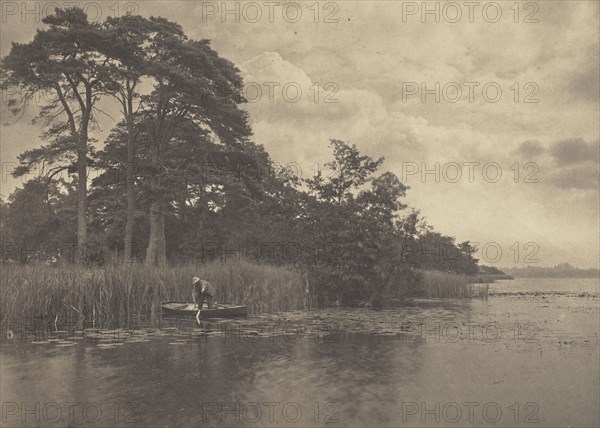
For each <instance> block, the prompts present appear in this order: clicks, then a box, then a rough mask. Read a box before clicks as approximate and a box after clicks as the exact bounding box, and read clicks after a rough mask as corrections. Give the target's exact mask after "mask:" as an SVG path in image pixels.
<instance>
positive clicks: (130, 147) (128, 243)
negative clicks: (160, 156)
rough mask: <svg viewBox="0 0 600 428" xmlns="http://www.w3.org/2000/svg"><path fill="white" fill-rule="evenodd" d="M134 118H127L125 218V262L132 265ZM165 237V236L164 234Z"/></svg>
mask: <svg viewBox="0 0 600 428" xmlns="http://www.w3.org/2000/svg"><path fill="white" fill-rule="evenodd" d="M133 132H134V129H133V118H132V117H131V115H130V116H129V117H128V118H127V133H128V136H127V213H126V218H125V240H124V241H125V242H124V252H125V254H124V261H125V263H131V252H132V244H133V223H134V221H135V219H134V214H135V196H134V186H133V184H134V173H135V171H134V161H135V141H134V138H135V136H134V135H133ZM163 235H164V234H163Z"/></svg>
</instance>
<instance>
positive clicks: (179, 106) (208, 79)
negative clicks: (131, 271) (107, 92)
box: [142, 18, 250, 265]
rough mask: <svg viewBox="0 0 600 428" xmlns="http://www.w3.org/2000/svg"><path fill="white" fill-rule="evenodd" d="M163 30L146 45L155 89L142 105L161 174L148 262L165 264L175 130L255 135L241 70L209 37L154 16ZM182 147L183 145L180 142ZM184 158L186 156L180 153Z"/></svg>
mask: <svg viewBox="0 0 600 428" xmlns="http://www.w3.org/2000/svg"><path fill="white" fill-rule="evenodd" d="M151 20H152V21H153V23H154V24H156V25H157V26H160V30H159V31H157V32H156V33H155V34H154V37H153V38H152V40H151V43H149V44H148V45H147V46H145V49H146V52H147V58H148V59H149V61H150V64H151V65H150V67H149V68H148V70H147V75H148V76H150V77H151V78H152V80H153V82H154V89H153V91H152V93H151V94H149V95H147V96H144V97H143V102H144V109H143V110H142V112H143V115H144V116H145V121H146V124H147V127H146V129H147V130H148V132H149V137H150V141H151V142H152V154H151V156H150V161H151V164H152V166H153V168H154V171H155V172H156V174H155V175H154V176H153V178H152V180H151V181H150V190H151V201H150V207H149V221H150V238H149V242H148V248H147V250H146V262H147V263H148V264H158V265H164V264H165V263H166V246H165V222H164V211H165V208H166V205H167V204H168V203H169V196H168V195H169V190H170V189H169V181H170V179H171V177H169V175H170V174H178V171H177V170H176V169H174V170H168V168H167V167H166V165H165V161H166V159H165V155H166V154H167V153H170V154H171V155H174V154H173V150H175V151H176V150H177V148H178V147H180V146H178V145H177V141H178V139H177V138H176V134H177V133H178V132H179V131H180V130H190V129H194V130H195V132H197V133H198V135H200V136H205V137H206V138H207V139H209V140H210V141H211V142H213V143H214V144H221V145H225V146H235V145H238V146H239V145H243V144H244V143H246V142H247V139H248V137H249V136H250V128H249V127H248V124H247V114H246V113H245V112H244V111H242V110H241V109H240V108H239V104H240V103H241V102H244V98H243V95H242V79H241V77H240V75H239V70H238V69H237V68H236V67H235V66H234V65H233V64H232V63H231V62H230V61H228V60H226V59H223V58H220V57H219V56H218V54H217V53H216V52H215V51H214V50H212V49H211V48H210V44H209V42H208V41H207V40H200V41H195V40H188V39H187V38H186V37H185V35H184V34H183V31H182V30H181V27H179V26H178V25H177V24H174V23H171V22H169V21H167V20H165V19H162V18H151ZM181 147H183V146H181ZM174 156H175V157H178V158H181V157H185V156H176V155H174Z"/></svg>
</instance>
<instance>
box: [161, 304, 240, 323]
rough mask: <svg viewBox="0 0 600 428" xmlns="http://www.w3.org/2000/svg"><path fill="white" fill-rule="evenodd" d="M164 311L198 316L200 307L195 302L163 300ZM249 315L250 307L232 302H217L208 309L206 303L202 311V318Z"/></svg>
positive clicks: (165, 312)
mask: <svg viewBox="0 0 600 428" xmlns="http://www.w3.org/2000/svg"><path fill="white" fill-rule="evenodd" d="M161 308H162V312H163V314H165V315H178V316H190V315H191V316H196V314H197V313H198V307H197V306H196V304H195V303H189V302H163V303H162V304H161ZM247 316H248V307H247V306H242V305H233V304H230V303H215V304H213V307H212V308H210V309H208V306H207V305H206V304H205V305H204V307H203V308H202V312H200V318H201V319H205V318H239V317H247Z"/></svg>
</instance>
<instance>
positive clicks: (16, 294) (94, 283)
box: [0, 262, 308, 323]
mask: <svg viewBox="0 0 600 428" xmlns="http://www.w3.org/2000/svg"><path fill="white" fill-rule="evenodd" d="M193 276H199V277H201V278H204V279H206V280H207V281H209V282H211V283H212V284H213V285H215V288H216V296H215V299H216V300H217V301H219V302H228V303H237V304H245V305H248V309H249V311H250V312H251V313H259V312H268V311H285V310H291V309H299V308H303V307H306V305H307V304H308V302H307V291H306V290H307V284H306V281H305V279H304V278H303V277H302V275H300V274H299V273H297V272H295V271H293V270H291V269H287V268H284V267H275V266H268V265H257V264H253V263H247V262H236V263H213V264H205V265H203V264H191V263H190V264H182V265H178V266H172V267H167V268H158V267H150V266H146V265H142V264H135V263H134V264H109V265H104V266H102V267H84V266H75V265H59V266H47V265H40V264H31V265H3V267H2V269H1V273H0V319H1V320H2V321H6V320H18V319H28V318H31V317H45V318H46V317H52V318H57V317H61V318H63V317H71V318H72V317H75V318H77V317H79V318H82V317H85V320H86V322H89V321H90V320H94V321H98V322H106V321H108V322H113V323H114V322H115V321H116V322H117V323H126V322H131V321H132V320H135V319H137V318H138V317H140V316H151V317H152V316H155V315H156V314H158V313H159V311H160V303H161V302H162V301H167V300H179V301H190V300H191V290H192V287H191V278H192V277H193Z"/></svg>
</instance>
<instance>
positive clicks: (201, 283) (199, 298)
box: [192, 276, 215, 312]
mask: <svg viewBox="0 0 600 428" xmlns="http://www.w3.org/2000/svg"><path fill="white" fill-rule="evenodd" d="M192 285H193V287H194V289H193V291H192V298H193V299H194V302H196V304H197V305H198V312H200V311H201V310H202V306H203V305H204V300H205V299H206V302H207V303H208V309H211V308H212V305H213V297H214V295H215V289H214V287H213V286H212V285H211V284H210V282H208V281H205V280H203V279H200V278H198V277H197V276H195V277H193V278H192Z"/></svg>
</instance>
